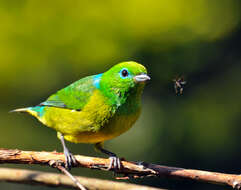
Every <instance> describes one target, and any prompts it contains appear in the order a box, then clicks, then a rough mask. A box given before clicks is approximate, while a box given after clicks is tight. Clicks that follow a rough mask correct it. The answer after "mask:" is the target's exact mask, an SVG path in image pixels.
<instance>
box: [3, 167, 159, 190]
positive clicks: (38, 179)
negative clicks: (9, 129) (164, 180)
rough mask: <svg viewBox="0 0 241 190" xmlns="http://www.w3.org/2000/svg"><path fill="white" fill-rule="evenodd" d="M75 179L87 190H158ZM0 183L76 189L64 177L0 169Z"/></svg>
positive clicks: (68, 179)
mask: <svg viewBox="0 0 241 190" xmlns="http://www.w3.org/2000/svg"><path fill="white" fill-rule="evenodd" d="M75 178H76V179H78V181H80V182H81V184H82V185H83V186H85V187H86V188H88V190H97V189H98V190H113V189H115V190H123V189H130V190H137V189H138V190H160V189H157V188H153V187H147V186H141V185H133V184H127V183H123V182H113V181H109V180H100V179H94V178H86V177H77V176H75ZM0 181H6V182H14V183H23V184H31V185H43V186H52V187H66V188H70V189H76V188H77V187H76V184H75V183H73V181H72V180H71V179H70V178H69V177H67V176H65V175H62V174H56V173H48V172H39V171H32V170H23V169H12V168H0Z"/></svg>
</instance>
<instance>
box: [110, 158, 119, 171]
mask: <svg viewBox="0 0 241 190" xmlns="http://www.w3.org/2000/svg"><path fill="white" fill-rule="evenodd" d="M109 159H110V165H109V167H108V168H107V170H111V169H112V168H113V169H114V171H117V170H120V169H121V160H120V158H118V157H117V156H110V157H109Z"/></svg>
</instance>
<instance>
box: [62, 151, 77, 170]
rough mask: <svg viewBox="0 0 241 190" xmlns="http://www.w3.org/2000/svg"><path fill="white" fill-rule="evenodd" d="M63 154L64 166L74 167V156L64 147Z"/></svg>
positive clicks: (67, 167)
mask: <svg viewBox="0 0 241 190" xmlns="http://www.w3.org/2000/svg"><path fill="white" fill-rule="evenodd" d="M64 155H65V168H66V169H68V170H70V169H71V168H72V167H74V166H75V165H76V164H77V162H76V159H75V157H74V156H73V154H72V153H71V152H69V150H68V149H67V148H66V149H64Z"/></svg>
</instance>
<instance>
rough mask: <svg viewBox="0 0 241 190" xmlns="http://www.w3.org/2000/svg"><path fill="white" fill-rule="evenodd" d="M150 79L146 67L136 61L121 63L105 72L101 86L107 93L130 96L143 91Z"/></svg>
mask: <svg viewBox="0 0 241 190" xmlns="http://www.w3.org/2000/svg"><path fill="white" fill-rule="evenodd" d="M148 80H150V77H149V76H148V75H147V70H146V68H145V67H144V66H143V65H141V64H139V63H137V62H134V61H128V62H122V63H119V64H117V65H115V66H113V67H112V68H110V69H109V70H108V71H106V72H105V73H103V75H102V76H101V80H100V87H101V88H102V89H103V90H104V91H106V92H105V93H111V94H118V95H120V96H128V95H129V94H130V93H132V92H134V93H138V92H140V93H141V92H142V89H143V87H144V84H145V82H146V81H148Z"/></svg>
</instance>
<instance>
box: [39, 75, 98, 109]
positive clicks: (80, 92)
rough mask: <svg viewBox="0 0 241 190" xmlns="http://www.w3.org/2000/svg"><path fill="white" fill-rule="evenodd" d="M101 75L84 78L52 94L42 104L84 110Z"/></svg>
mask: <svg viewBox="0 0 241 190" xmlns="http://www.w3.org/2000/svg"><path fill="white" fill-rule="evenodd" d="M100 77H101V75H100V74H99V75H94V76H89V77H85V78H82V79H80V80H78V81H76V82H74V83H72V84H71V85H69V86H67V87H65V88H63V89H61V90H59V91H58V92H57V93H55V94H53V95H51V96H50V97H49V98H48V99H47V100H46V101H45V102H42V103H41V104H40V105H42V106H50V107H59V108H66V109H73V110H78V111H80V110H82V109H83V107H84V106H85V105H86V103H87V102H88V100H89V98H90V97H91V95H92V94H93V91H94V90H96V88H97V87H98V85H99V84H98V83H99V81H100Z"/></svg>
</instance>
